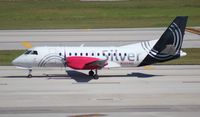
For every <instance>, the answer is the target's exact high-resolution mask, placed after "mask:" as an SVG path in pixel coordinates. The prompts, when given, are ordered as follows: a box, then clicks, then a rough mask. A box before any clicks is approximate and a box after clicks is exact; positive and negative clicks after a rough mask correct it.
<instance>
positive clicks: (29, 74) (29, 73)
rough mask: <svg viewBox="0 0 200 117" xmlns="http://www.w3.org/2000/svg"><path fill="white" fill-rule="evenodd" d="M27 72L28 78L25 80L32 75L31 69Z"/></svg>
mask: <svg viewBox="0 0 200 117" xmlns="http://www.w3.org/2000/svg"><path fill="white" fill-rule="evenodd" d="M28 71H29V72H28V76H27V78H31V77H32V74H31V72H32V69H29V70H28Z"/></svg>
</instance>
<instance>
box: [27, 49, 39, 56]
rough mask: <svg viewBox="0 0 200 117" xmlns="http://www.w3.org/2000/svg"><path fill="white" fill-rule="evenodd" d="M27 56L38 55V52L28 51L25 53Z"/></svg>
mask: <svg viewBox="0 0 200 117" xmlns="http://www.w3.org/2000/svg"><path fill="white" fill-rule="evenodd" d="M24 54H25V55H28V54H31V55H38V52H37V51H35V50H27V51H26V52H25V53H24Z"/></svg>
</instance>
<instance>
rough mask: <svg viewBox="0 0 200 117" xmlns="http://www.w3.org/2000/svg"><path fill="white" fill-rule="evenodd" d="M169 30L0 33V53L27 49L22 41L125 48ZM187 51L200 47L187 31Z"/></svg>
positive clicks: (42, 44)
mask: <svg viewBox="0 0 200 117" xmlns="http://www.w3.org/2000/svg"><path fill="white" fill-rule="evenodd" d="M165 30H166V28H122V29H66V30H0V50H12V49H26V48H24V47H23V46H22V44H21V43H22V42H24V41H28V42H30V43H31V44H32V45H33V46H34V47H35V46H80V45H81V44H85V46H122V45H126V44H131V43H137V42H142V41H147V40H154V39H159V38H160V36H161V35H162V33H163V32H164V31H165ZM183 47H184V48H191V47H193V48H198V47H200V35H197V34H193V33H189V32H186V33H185V36H184V42H183Z"/></svg>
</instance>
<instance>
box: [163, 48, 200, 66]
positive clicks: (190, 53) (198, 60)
mask: <svg viewBox="0 0 200 117" xmlns="http://www.w3.org/2000/svg"><path fill="white" fill-rule="evenodd" d="M183 51H184V52H186V53H187V56H184V57H181V58H180V59H175V60H172V61H168V62H164V63H161V64H170V65H197V64H198V65H200V54H199V52H200V48H185V49H183Z"/></svg>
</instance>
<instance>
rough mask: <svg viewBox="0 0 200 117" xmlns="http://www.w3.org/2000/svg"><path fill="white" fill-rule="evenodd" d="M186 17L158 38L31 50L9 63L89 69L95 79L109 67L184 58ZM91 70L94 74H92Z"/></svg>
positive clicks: (29, 66) (177, 19) (173, 24)
mask: <svg viewBox="0 0 200 117" xmlns="http://www.w3.org/2000/svg"><path fill="white" fill-rule="evenodd" d="M187 19H188V17H187V16H178V17H176V18H175V19H174V21H173V22H172V23H171V24H170V26H169V27H168V28H167V29H166V31H165V32H164V33H163V34H162V36H161V37H160V39H158V40H152V41H145V42H141V43H136V44H130V45H125V46H120V47H114V46H113V47H84V46H81V47H34V48H31V49H29V50H27V51H26V52H25V53H24V54H22V55H21V56H19V57H17V58H16V59H15V60H13V61H12V64H13V65H15V66H18V67H22V68H27V69H29V74H28V77H32V75H31V72H32V68H33V67H61V66H62V67H70V68H72V69H76V70H89V73H88V74H89V76H92V77H93V78H94V79H98V74H97V70H100V69H102V68H113V67H140V66H145V65H151V64H154V63H158V62H164V61H169V60H173V59H177V58H180V57H182V56H185V55H186V53H185V52H183V51H181V47H182V43H183V36H184V32H185V27H186V23H187ZM94 71H95V72H94Z"/></svg>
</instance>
